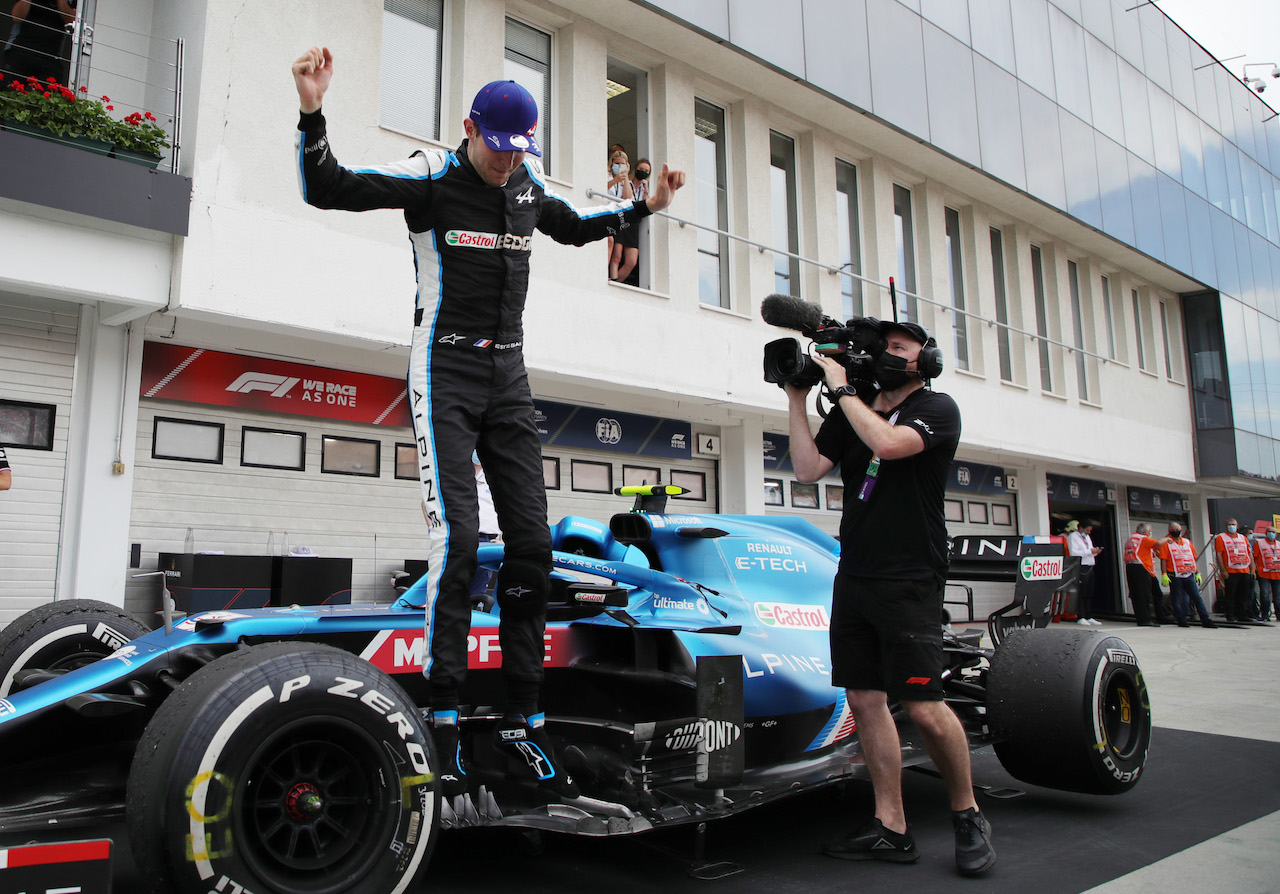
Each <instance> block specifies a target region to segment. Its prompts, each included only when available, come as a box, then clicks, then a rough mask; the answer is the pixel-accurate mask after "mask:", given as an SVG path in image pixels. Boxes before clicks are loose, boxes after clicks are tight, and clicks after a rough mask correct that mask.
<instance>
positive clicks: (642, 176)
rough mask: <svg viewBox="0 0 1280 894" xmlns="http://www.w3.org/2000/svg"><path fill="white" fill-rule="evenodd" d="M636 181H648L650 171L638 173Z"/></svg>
mask: <svg viewBox="0 0 1280 894" xmlns="http://www.w3.org/2000/svg"><path fill="white" fill-rule="evenodd" d="M636 179H637V180H648V179H649V172H648V171H636Z"/></svg>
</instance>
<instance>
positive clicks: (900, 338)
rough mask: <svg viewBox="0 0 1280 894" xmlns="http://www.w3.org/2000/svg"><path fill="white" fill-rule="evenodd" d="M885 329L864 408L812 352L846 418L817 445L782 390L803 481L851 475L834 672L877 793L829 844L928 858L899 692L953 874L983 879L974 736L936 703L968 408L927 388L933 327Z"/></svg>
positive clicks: (795, 395) (935, 367) (837, 418)
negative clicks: (914, 816) (905, 787)
mask: <svg viewBox="0 0 1280 894" xmlns="http://www.w3.org/2000/svg"><path fill="white" fill-rule="evenodd" d="M880 328H881V333H882V334H883V335H884V336H885V339H886V342H887V347H886V349H885V350H884V351H883V353H881V354H880V355H879V356H878V357H876V359H875V366H874V370H875V381H876V384H878V385H879V386H880V391H879V393H877V394H876V395H875V397H874V398H873V399H872V400H871V403H870V406H868V405H867V404H866V403H864V402H863V400H862V399H861V398H859V396H858V392H857V390H855V389H854V388H853V387H851V386H850V385H849V383H848V378H847V373H846V369H845V366H843V365H842V364H841V363H839V362H837V361H835V360H832V359H830V358H828V357H825V356H823V355H821V354H817V355H816V356H815V357H814V359H815V361H816V362H817V363H818V365H819V366H820V367H821V368H822V371H823V374H824V376H825V380H826V386H827V388H828V390H829V392H830V393H831V395H832V398H833V399H834V400H835V401H836V406H837V407H838V408H839V410H840V412H838V413H837V412H832V413H831V415H830V416H828V417H827V419H826V421H825V422H823V424H822V427H821V429H820V430H819V431H818V435H817V438H816V439H815V438H814V436H813V434H812V432H811V431H810V429H809V418H808V414H807V410H806V403H807V397H808V391H809V389H808V388H807V387H806V388H797V387H795V386H794V385H791V384H788V385H786V392H787V402H788V415H789V418H790V430H791V456H792V461H793V463H794V465H795V470H796V477H797V478H798V479H800V480H801V481H805V482H808V481H817V480H818V479H819V478H821V477H823V476H824V475H826V474H827V473H828V472H830V471H831V470H832V468H834V467H835V465H836V463H839V464H840V468H841V474H842V476H843V480H844V487H845V508H844V514H843V516H842V517H841V520H840V542H841V554H840V568H839V571H838V572H837V574H836V579H835V586H834V590H833V593H832V607H831V662H832V674H831V677H832V682H833V683H834V684H835V685H837V686H842V687H844V688H845V691H846V697H847V698H848V701H849V707H850V708H851V710H852V711H853V715H854V719H855V720H856V721H857V729H858V736H859V740H860V742H861V744H862V751H863V754H864V756H865V760H866V764H867V769H868V770H869V771H870V774H871V783H872V786H873V788H874V790H875V817H874V818H873V819H872V820H871V821H870V822H869V823H868V824H867V825H866V826H865V827H863V828H861V829H859V830H858V831H856V832H854V833H852V834H850V835H848V836H846V837H845V838H843V839H840V840H838V841H835V842H831V843H829V844H827V845H826V846H825V847H824V848H823V850H824V852H825V853H826V854H827V855H828V856H832V857H837V858H840V859H844V860H886V861H889V862H894V863H914V862H916V860H918V859H919V858H920V854H919V851H918V850H917V849H916V844H915V840H914V839H913V838H912V837H911V833H910V831H909V830H908V828H907V821H906V815H905V813H904V811H903V805H902V751H901V741H900V739H899V736H898V730H897V727H896V726H895V724H894V720H893V715H892V714H891V713H890V710H889V698H893V699H895V700H897V701H899V702H901V704H902V707H903V708H904V709H905V710H906V712H907V713H908V715H910V717H911V719H912V720H913V721H914V722H915V724H916V726H918V727H919V728H920V730H921V732H922V733H923V734H924V737H925V744H926V746H927V747H928V749H929V755H930V756H931V757H932V759H933V762H934V764H935V766H937V768H938V770H939V771H940V772H941V773H942V776H943V779H944V780H945V781H946V784H947V789H948V792H949V793H950V799H951V809H952V824H953V826H954V829H955V836H956V866H957V868H958V869H959V871H960V873H961V874H963V875H978V874H980V873H983V872H985V871H986V870H988V869H990V868H991V866H992V865H993V864H994V863H995V859H996V855H995V851H994V849H993V848H992V847H991V826H990V824H989V823H988V822H987V820H986V817H984V816H983V815H982V814H981V813H979V812H978V808H977V802H976V801H975V800H974V797H973V783H972V779H971V775H970V764H969V742H968V737H967V736H966V734H965V731H964V727H963V726H962V725H961V723H960V720H959V718H957V717H956V715H955V713H954V712H953V711H952V710H951V708H950V707H948V706H947V705H946V704H945V703H944V702H943V701H942V698H943V688H942V671H943V663H944V655H943V650H942V593H943V585H944V583H945V580H946V573H947V565H948V561H949V559H948V552H947V531H946V525H945V522H944V518H943V493H944V491H945V489H946V481H947V474H948V471H949V469H950V466H951V459H952V457H953V456H954V455H955V451H956V445H957V444H958V443H959V441H960V411H959V408H958V407H957V406H956V403H955V401H954V400H952V399H951V398H950V397H949V396H947V395H945V394H940V393H938V392H936V391H932V390H928V389H926V388H925V379H926V378H928V377H932V376H935V375H937V373H938V372H940V371H941V357H940V355H939V354H938V349H937V345H936V343H935V342H934V341H933V339H931V338H930V337H929V335H928V333H927V332H925V330H924V329H923V328H922V327H920V326H918V325H916V324H914V323H891V322H886V323H882V324H880ZM925 352H928V353H927V354H926V355H925V356H924V357H922V354H925ZM922 360H924V363H923V364H922ZM863 384H864V389H863V390H864V393H867V390H866V388H865V383H863Z"/></svg>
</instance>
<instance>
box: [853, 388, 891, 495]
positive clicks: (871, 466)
mask: <svg viewBox="0 0 1280 894" xmlns="http://www.w3.org/2000/svg"><path fill="white" fill-rule="evenodd" d="M899 412H901V411H900V410H894V411H893V415H892V416H890V417H889V424H890V425H895V424H896V423H897V421H898V413H899ZM879 474H880V456H879V454H876V453H873V454H871V462H869V463H867V477H866V478H863V479H862V487H860V488H858V500H859V502H862V503H865V502H867V500H870V499H871V491H873V490H875V486H876V477H877V476H878V475H879Z"/></svg>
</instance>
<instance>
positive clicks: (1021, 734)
mask: <svg viewBox="0 0 1280 894" xmlns="http://www.w3.org/2000/svg"><path fill="white" fill-rule="evenodd" d="M987 716H988V719H989V721H990V723H991V726H992V729H993V731H994V732H995V735H996V736H997V740H996V745H995V751H996V756H997V757H999V758H1000V763H1001V764H1002V765H1003V766H1004V768H1005V769H1006V770H1008V771H1009V773H1010V774H1011V775H1012V776H1014V777H1016V778H1017V779H1020V780H1022V781H1023V782H1030V783H1032V784H1034V785H1043V786H1045V787H1047V788H1056V789H1063V790H1065V791H1072V792H1081V793H1083V794H1091V795H1118V794H1121V793H1123V792H1127V791H1129V789H1131V788H1133V787H1134V786H1135V785H1137V783H1138V779H1139V778H1140V777H1141V775H1142V770H1143V767H1144V766H1145V764H1146V760H1147V749H1148V748H1149V747H1150V745H1151V702H1150V700H1149V698H1148V696H1147V684H1146V681H1145V680H1143V678H1142V670H1141V669H1140V668H1139V667H1138V659H1137V657H1136V656H1135V655H1134V654H1133V650H1132V649H1131V648H1129V645H1128V644H1127V643H1126V642H1125V641H1124V640H1122V639H1120V638H1119V637H1117V636H1111V635H1108V634H1105V633H1100V632H1098V631H1089V630H1023V631H1019V632H1017V633H1014V634H1011V635H1010V636H1009V637H1008V638H1007V639H1005V641H1004V642H1002V643H1001V644H1000V647H999V648H998V649H997V650H996V653H995V657H993V658H992V660H991V670H990V672H989V675H988V682H987Z"/></svg>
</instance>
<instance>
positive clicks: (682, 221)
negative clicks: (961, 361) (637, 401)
mask: <svg viewBox="0 0 1280 894" xmlns="http://www.w3.org/2000/svg"><path fill="white" fill-rule="evenodd" d="M587 198H589V199H598V198H603V199H608V200H610V201H615V200H617V196H614V195H611V194H609V193H604V192H600V191H599V190H596V189H591V188H588V189H587ZM653 216H654V217H665V218H666V219H667V220H670V221H674V222H675V223H677V224H679V226H680V227H681V228H682V229H683V228H684V227H695V228H697V229H699V230H706V231H707V232H708V233H715V234H716V235H717V236H724V237H725V238H727V239H732V240H733V241H735V242H741V243H742V244H744V245H750V246H752V247H753V248H755V249H756V250H757V251H759V252H760V253H761V254H763V253H764V252H766V251H767V252H772V253H773V254H775V255H783V256H785V257H788V258H794V259H795V260H797V261H800V262H801V263H804V264H809V265H811V266H814V267H818V268H820V269H822V270H825V271H827V273H829V274H831V275H833V276H837V275H838V276H847V277H849V278H850V279H854V280H857V281H858V282H861V283H865V284H867V285H872V286H877V287H879V288H881V289H883V290H884V291H885V292H886V293H888V292H889V283H887V282H880V281H879V280H876V279H872V278H871V277H869V276H862V275H861V274H858V273H854V272H853V271H852V270H846V269H844V268H845V267H847V266H848V265H847V264H842V265H841V266H839V267H833V266H832V265H830V264H828V263H826V262H825V261H817V260H814V259H813V258H807V257H805V256H804V255H799V254H796V253H795V252H791V251H787V250H785V249H781V248H775V247H774V246H772V245H766V244H765V243H763V242H757V241H755V240H754V239H748V238H746V237H745V236H739V235H738V234H737V233H730V232H729V231H728V230H722V229H720V228H719V227H712V226H708V225H707V224H702V223H698V222H697V221H695V220H688V219H687V218H683V217H677V216H676V215H674V214H669V213H667V212H666V211H655V212H653ZM893 292H894V293H895V294H897V295H898V296H900V297H906V298H914V299H916V300H918V301H923V302H924V303H925V304H929V305H932V306H934V307H937V308H941V309H942V310H944V311H946V312H948V313H953V314H958V315H960V316H963V317H966V318H968V319H971V320H974V321H976V322H979V323H985V324H986V325H987V326H988V327H995V328H997V329H1003V330H1005V331H1006V332H1016V333H1017V334H1019V335H1022V336H1025V337H1026V338H1028V339H1030V340H1031V341H1042V342H1044V343H1045V344H1048V345H1053V346H1055V347H1059V348H1062V349H1063V350H1065V351H1066V352H1067V353H1068V354H1080V355H1082V356H1084V357H1092V358H1093V359H1095V360H1100V361H1102V362H1103V363H1114V362H1116V361H1115V359H1114V358H1112V357H1107V356H1105V355H1103V354H1098V353H1095V352H1093V351H1086V350H1085V349H1084V348H1079V347H1076V346H1075V345H1071V344H1067V343H1066V342H1063V341H1058V340H1057V339H1054V338H1050V337H1049V336H1047V335H1040V334H1039V333H1036V332H1029V331H1027V330H1026V329H1020V328H1018V327H1017V326H1011V325H1009V324H1008V323H1001V322H1000V321H999V320H994V319H992V318H990V317H984V316H982V315H981V314H976V313H973V312H972V311H967V310H964V309H963V308H959V307H956V306H955V305H953V304H947V303H944V302H942V301H935V300H934V299H932V298H926V297H925V296H924V295H920V294H917V293H916V292H908V291H907V290H906V289H903V288H901V287H900V286H898V284H897V283H896V282H895V283H894V286H893Z"/></svg>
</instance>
